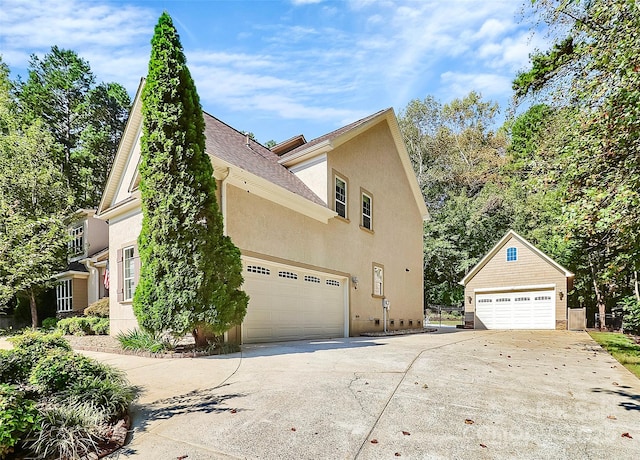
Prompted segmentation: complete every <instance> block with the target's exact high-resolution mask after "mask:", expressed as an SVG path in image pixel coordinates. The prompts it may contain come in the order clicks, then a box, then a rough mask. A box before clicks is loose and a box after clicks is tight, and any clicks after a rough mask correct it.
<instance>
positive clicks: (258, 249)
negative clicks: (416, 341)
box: [227, 123, 423, 335]
mask: <svg viewBox="0 0 640 460" xmlns="http://www.w3.org/2000/svg"><path fill="white" fill-rule="evenodd" d="M327 168H328V170H329V171H330V173H329V174H328V177H327V181H328V183H327V190H329V193H330V194H331V196H330V197H326V198H328V202H329V203H330V206H333V175H332V174H331V171H332V170H335V171H336V172H338V173H339V174H340V175H341V176H342V177H345V178H346V179H347V180H348V187H349V188H348V194H347V200H348V203H347V206H348V208H349V215H348V217H349V219H348V220H347V221H345V220H344V219H340V218H333V219H331V220H330V221H329V223H328V224H323V223H321V222H319V221H316V220H314V219H311V218H308V217H305V216H303V215H301V214H299V213H296V212H294V211H291V210H289V209H287V208H284V207H282V206H279V205H277V204H274V203H272V202H270V201H268V200H265V199H262V198H260V197H257V196H255V195H253V194H250V193H247V191H246V190H241V189H239V188H236V187H233V186H227V200H228V201H227V229H228V232H229V235H231V237H232V238H233V241H234V242H235V244H236V245H237V246H238V247H239V248H240V249H241V250H242V251H243V252H245V253H247V252H251V253H258V254H264V255H267V256H275V257H278V258H281V259H285V260H289V261H292V262H297V263H305V264H308V265H312V266H314V267H316V268H317V269H332V270H334V271H339V272H342V273H345V274H348V275H349V276H350V277H351V276H356V277H357V278H358V281H359V282H358V286H357V289H356V288H355V286H354V285H351V286H350V289H349V299H350V305H349V321H350V335H358V334H359V333H361V332H364V331H379V330H382V328H383V325H382V321H380V324H379V325H376V324H375V320H376V319H380V320H382V301H381V299H380V298H375V297H373V296H372V292H373V278H372V270H373V267H372V264H373V263H374V262H375V263H378V264H382V265H383V266H384V277H385V280H384V288H385V296H386V297H387V298H388V299H389V300H390V302H391V310H390V318H392V319H394V320H395V325H394V326H395V328H400V320H403V321H404V325H403V326H402V328H409V327H421V326H422V318H423V300H422V296H423V294H422V293H423V289H422V283H423V277H422V218H421V216H420V213H419V210H418V207H417V206H416V202H415V198H414V196H413V194H412V191H411V189H410V187H409V184H408V182H407V181H406V180H405V179H404V177H406V176H405V172H404V169H403V167H402V164H401V161H400V159H399V157H398V155H397V153H396V147H395V144H394V143H393V140H392V137H391V133H390V131H389V129H388V127H387V125H386V123H380V124H378V125H377V126H376V127H374V128H372V129H370V130H368V131H366V132H365V133H364V134H362V135H360V136H359V137H357V138H355V139H354V140H351V141H349V142H347V143H345V144H343V145H342V146H340V147H338V148H337V149H335V150H333V151H331V152H329V153H328V155H327ZM360 188H364V189H366V190H367V191H368V192H369V193H370V194H371V195H372V196H373V232H369V231H366V230H363V229H361V228H360V199H361V198H360ZM321 198H323V199H326V198H325V197H321ZM407 269H408V271H407ZM409 321H412V323H413V324H412V325H411V326H410V325H409Z"/></svg>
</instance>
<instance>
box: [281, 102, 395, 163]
mask: <svg viewBox="0 0 640 460" xmlns="http://www.w3.org/2000/svg"><path fill="white" fill-rule="evenodd" d="M387 110H389V109H384V110H380V111H379V112H376V113H374V114H373V115H369V116H368V117H365V118H362V119H360V120H358V121H354V122H353V123H351V124H348V125H347V126H343V127H342V128H338V129H336V130H335V131H331V132H330V133H327V134H324V135H322V136H320V137H317V138H315V139H313V140H311V141H309V142H307V143H306V144H303V145H301V146H300V147H297V148H295V149H293V150H291V151H290V152H287V153H286V154H284V155H282V156H281V157H280V161H281V162H285V161H286V160H287V159H288V158H291V157H292V156H295V155H296V153H298V152H300V151H301V150H306V149H308V148H309V147H313V146H314V145H316V144H319V143H321V142H324V141H326V140H333V139H335V138H337V137H339V136H341V135H342V134H344V133H346V132H349V131H351V130H352V129H355V128H357V127H358V126H360V125H363V124H365V123H367V122H368V121H370V120H372V119H373V118H376V117H377V116H379V115H380V114H382V113H384V112H386V111H387Z"/></svg>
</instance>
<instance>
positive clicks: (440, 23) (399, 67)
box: [0, 0, 546, 129]
mask: <svg viewBox="0 0 640 460" xmlns="http://www.w3.org/2000/svg"><path fill="white" fill-rule="evenodd" d="M127 1H129V4H128V3H125V2H127ZM0 3H1V4H2V8H1V9H0V44H2V50H0V52H1V53H2V54H3V59H4V61H5V62H7V63H8V64H9V65H10V66H11V67H12V68H13V66H14V65H15V66H19V67H21V68H24V67H26V62H27V60H28V55H29V54H31V53H34V52H35V53H38V54H40V55H41V54H43V53H45V52H47V51H48V50H49V48H50V47H51V46H52V45H54V44H55V45H58V46H61V47H65V48H70V49H73V50H75V51H77V52H78V54H79V55H80V56H81V57H83V58H85V59H87V60H89V62H90V63H91V66H92V69H93V70H94V72H95V73H96V74H97V75H98V76H99V79H100V80H103V81H118V82H121V83H123V84H125V85H126V87H127V88H128V89H129V91H130V92H133V91H134V90H135V88H136V87H137V82H138V80H139V78H140V77H141V76H143V75H145V74H146V70H147V69H146V67H147V62H148V58H149V50H150V45H149V41H150V38H151V35H152V34H153V26H154V24H155V22H156V20H157V16H158V15H159V13H160V9H161V8H162V2H160V1H151V0H148V1H144V2H142V1H137V2H136V1H135V0H114V1H112V2H111V1H109V2H107V1H106V0H50V1H45V0H38V1H37V0H0ZM316 3H318V4H319V3H322V4H321V5H315V6H314V4H316ZM133 4H135V5H142V6H132V5H133ZM229 4H235V2H230V3H229ZM291 5H294V6H302V5H307V7H306V8H305V9H304V10H302V9H299V8H294V7H292V6H291ZM280 6H281V5H280ZM243 7H247V5H243V6H238V8H243ZM216 8H217V6H216V5H215V2H201V3H199V4H198V12H199V16H198V17H191V16H189V15H188V14H187V9H186V8H185V10H184V13H180V15H179V16H174V20H175V21H176V25H177V26H178V29H179V30H178V31H179V33H180V34H181V35H182V36H183V37H184V38H185V40H184V41H183V43H188V44H189V46H187V47H186V48H185V51H186V54H187V58H188V63H189V67H190V69H191V71H192V74H193V76H194V79H195V80H196V84H197V86H198V91H199V93H200V96H201V98H202V100H203V106H204V107H205V109H206V108H207V107H212V108H213V107H224V108H225V109H226V110H227V111H229V112H234V113H237V114H240V115H239V116H241V114H247V115H246V116H250V117H254V116H257V117H260V119H261V120H269V121H271V120H278V119H287V120H289V119H292V118H295V117H299V119H300V120H302V121H304V120H311V121H313V122H314V123H320V122H327V123H331V124H335V123H340V122H342V121H346V122H351V121H354V120H355V119H357V118H360V117H361V116H364V115H367V114H368V113H372V112H374V111H376V110H378V109H381V108H384V107H388V106H390V105H391V106H395V107H396V108H397V109H399V108H401V107H402V106H404V105H405V104H406V103H407V102H408V101H409V100H410V99H413V98H423V97H425V96H426V95H427V94H432V95H434V96H435V97H437V98H438V99H441V100H443V101H446V100H447V99H449V98H451V97H459V96H462V95H464V94H466V93H468V92H469V90H471V89H475V90H478V91H481V92H482V93H483V94H485V95H486V96H490V97H494V98H498V97H501V96H502V97H503V98H507V97H508V96H509V95H510V93H511V90H510V86H511V85H510V81H511V79H512V78H513V76H514V74H515V72H516V71H517V70H519V69H521V68H523V67H525V66H526V65H527V64H528V55H529V53H530V52H531V50H532V49H533V48H534V47H535V46H538V47H540V48H546V44H545V43H544V42H543V41H542V40H541V39H540V38H535V39H534V40H533V41H532V40H531V39H530V37H529V34H528V32H527V30H526V28H525V27H523V26H521V25H519V24H518V23H517V19H516V15H517V12H518V10H519V8H520V5H519V4H518V2H513V1H512V0H492V1H489V2H477V1H471V0H448V1H446V2H442V1H439V0H424V1H418V0H349V1H345V2H322V1H321V0H290V2H289V4H286V5H284V6H281V9H282V11H279V12H278V13H277V14H274V15H271V16H268V17H265V18H264V20H261V19H256V17H255V16H251V15H249V16H250V19H248V20H247V21H246V22H245V23H242V24H241V23H240V22H238V21H237V20H235V21H234V24H236V26H234V27H233V28H232V29H230V30H231V32H230V33H229V34H227V37H226V38H225V41H220V40H219V36H216V35H215V31H216V30H217V29H222V30H224V28H225V27H226V25H225V24H224V23H223V22H219V21H220V19H221V18H217V17H215V14H214V13H215V12H217V10H216ZM273 8H275V5H273ZM303 11H304V12H305V14H300V13H301V12H303ZM306 13H310V14H306ZM205 15H210V16H211V18H210V19H209V20H204V19H203V17H204V16H205ZM251 129H255V128H251Z"/></svg>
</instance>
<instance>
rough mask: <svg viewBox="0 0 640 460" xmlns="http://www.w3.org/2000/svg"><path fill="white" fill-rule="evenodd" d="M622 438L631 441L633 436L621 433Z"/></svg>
mask: <svg viewBox="0 0 640 460" xmlns="http://www.w3.org/2000/svg"><path fill="white" fill-rule="evenodd" d="M622 437H623V438H629V439H633V436H631V435H630V434H629V433H622Z"/></svg>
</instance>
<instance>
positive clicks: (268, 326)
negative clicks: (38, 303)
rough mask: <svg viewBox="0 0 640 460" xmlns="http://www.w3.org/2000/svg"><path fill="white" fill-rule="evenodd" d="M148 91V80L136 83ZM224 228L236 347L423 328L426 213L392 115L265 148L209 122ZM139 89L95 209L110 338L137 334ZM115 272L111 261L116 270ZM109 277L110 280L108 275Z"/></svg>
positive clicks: (389, 111) (215, 121)
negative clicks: (236, 260) (104, 258)
mask: <svg viewBox="0 0 640 460" xmlns="http://www.w3.org/2000/svg"><path fill="white" fill-rule="evenodd" d="M142 84H144V82H142V83H141V86H142ZM204 118H205V124H206V128H205V135H206V151H207V153H208V154H209V156H210V158H211V161H212V163H213V167H214V176H215V178H216V181H217V198H218V203H219V205H220V210H221V212H222V214H223V218H224V231H225V233H226V234H228V235H229V236H230V237H231V239H232V240H233V242H234V243H235V245H236V246H238V248H239V249H240V251H241V254H242V264H243V276H244V280H245V281H244V284H243V290H245V292H247V294H248V295H249V296H250V300H249V305H248V309H247V315H246V317H245V320H244V322H243V323H242V324H241V325H239V326H238V327H237V328H235V329H233V330H231V331H229V332H228V333H227V334H226V339H227V340H230V341H236V342H243V343H248V342H265V341H279V340H294V339H306V338H329V337H345V336H350V335H351V336H355V335H359V334H360V333H362V332H366V331H381V330H383V327H384V324H383V321H382V318H383V308H382V305H383V301H384V300H385V299H386V300H388V301H389V302H390V310H389V315H390V318H391V319H393V325H394V326H393V328H396V329H407V328H420V327H422V319H423V289H422V283H423V259H422V228H423V219H425V218H426V217H427V209H426V206H425V204H424V201H423V199H422V195H421V192H420V190H419V188H418V184H417V180H416V177H415V174H414V172H413V169H412V167H411V164H410V161H409V157H408V154H407V152H406V150H405V146H404V144H403V141H402V138H401V135H400V131H399V127H398V123H397V120H396V117H395V115H394V112H393V110H392V109H387V110H383V111H380V112H378V113H375V114H373V115H371V116H369V117H366V118H363V119H362V120H359V121H356V122H355V123H352V124H350V125H348V126H345V127H343V128H340V129H338V130H336V131H333V132H331V133H329V134H326V135H324V136H322V137H320V138H318V139H315V140H312V141H309V142H307V141H306V139H305V138H304V136H296V137H294V138H292V139H289V140H288V141H285V142H282V143H280V144H279V145H277V146H275V147H274V148H273V149H272V150H269V149H267V148H266V147H264V146H262V145H260V144H259V143H257V142H255V141H254V140H252V139H250V138H249V136H246V135H245V134H242V133H240V132H239V131H237V130H235V129H234V128H232V127H230V126H228V125H227V124H225V123H224V122H222V121H221V120H218V119H217V118H215V117H213V116H212V115H209V114H207V113H205V114H204ZM141 128H142V114H141V101H140V89H139V90H138V94H137V95H136V98H135V100H134V103H133V107H132V110H131V114H130V117H129V120H128V123H127V126H126V128H125V132H124V135H123V139H122V141H121V144H120V146H119V150H118V152H117V154H116V157H115V160H114V164H113V169H112V171H111V174H110V177H109V179H108V182H107V185H106V188H105V192H104V195H103V198H102V202H101V203H100V206H99V209H98V216H99V218H101V219H104V220H108V222H109V248H110V249H109V251H110V260H112V261H117V276H113V277H112V286H113V287H112V289H115V290H116V292H117V295H113V296H111V298H110V318H111V325H110V330H111V333H112V334H117V333H118V332H121V331H126V330H130V329H133V328H135V327H137V321H136V319H135V316H134V314H133V310H132V306H131V301H132V298H133V292H134V290H135V286H136V283H137V277H138V273H139V258H138V251H137V238H138V235H139V233H140V228H141V222H142V213H141V209H140V191H139V189H138V184H139V180H140V179H139V175H138V172H137V166H138V162H139V158H140V137H141ZM112 265H113V266H114V267H115V262H112ZM114 275H115V273H114Z"/></svg>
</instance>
